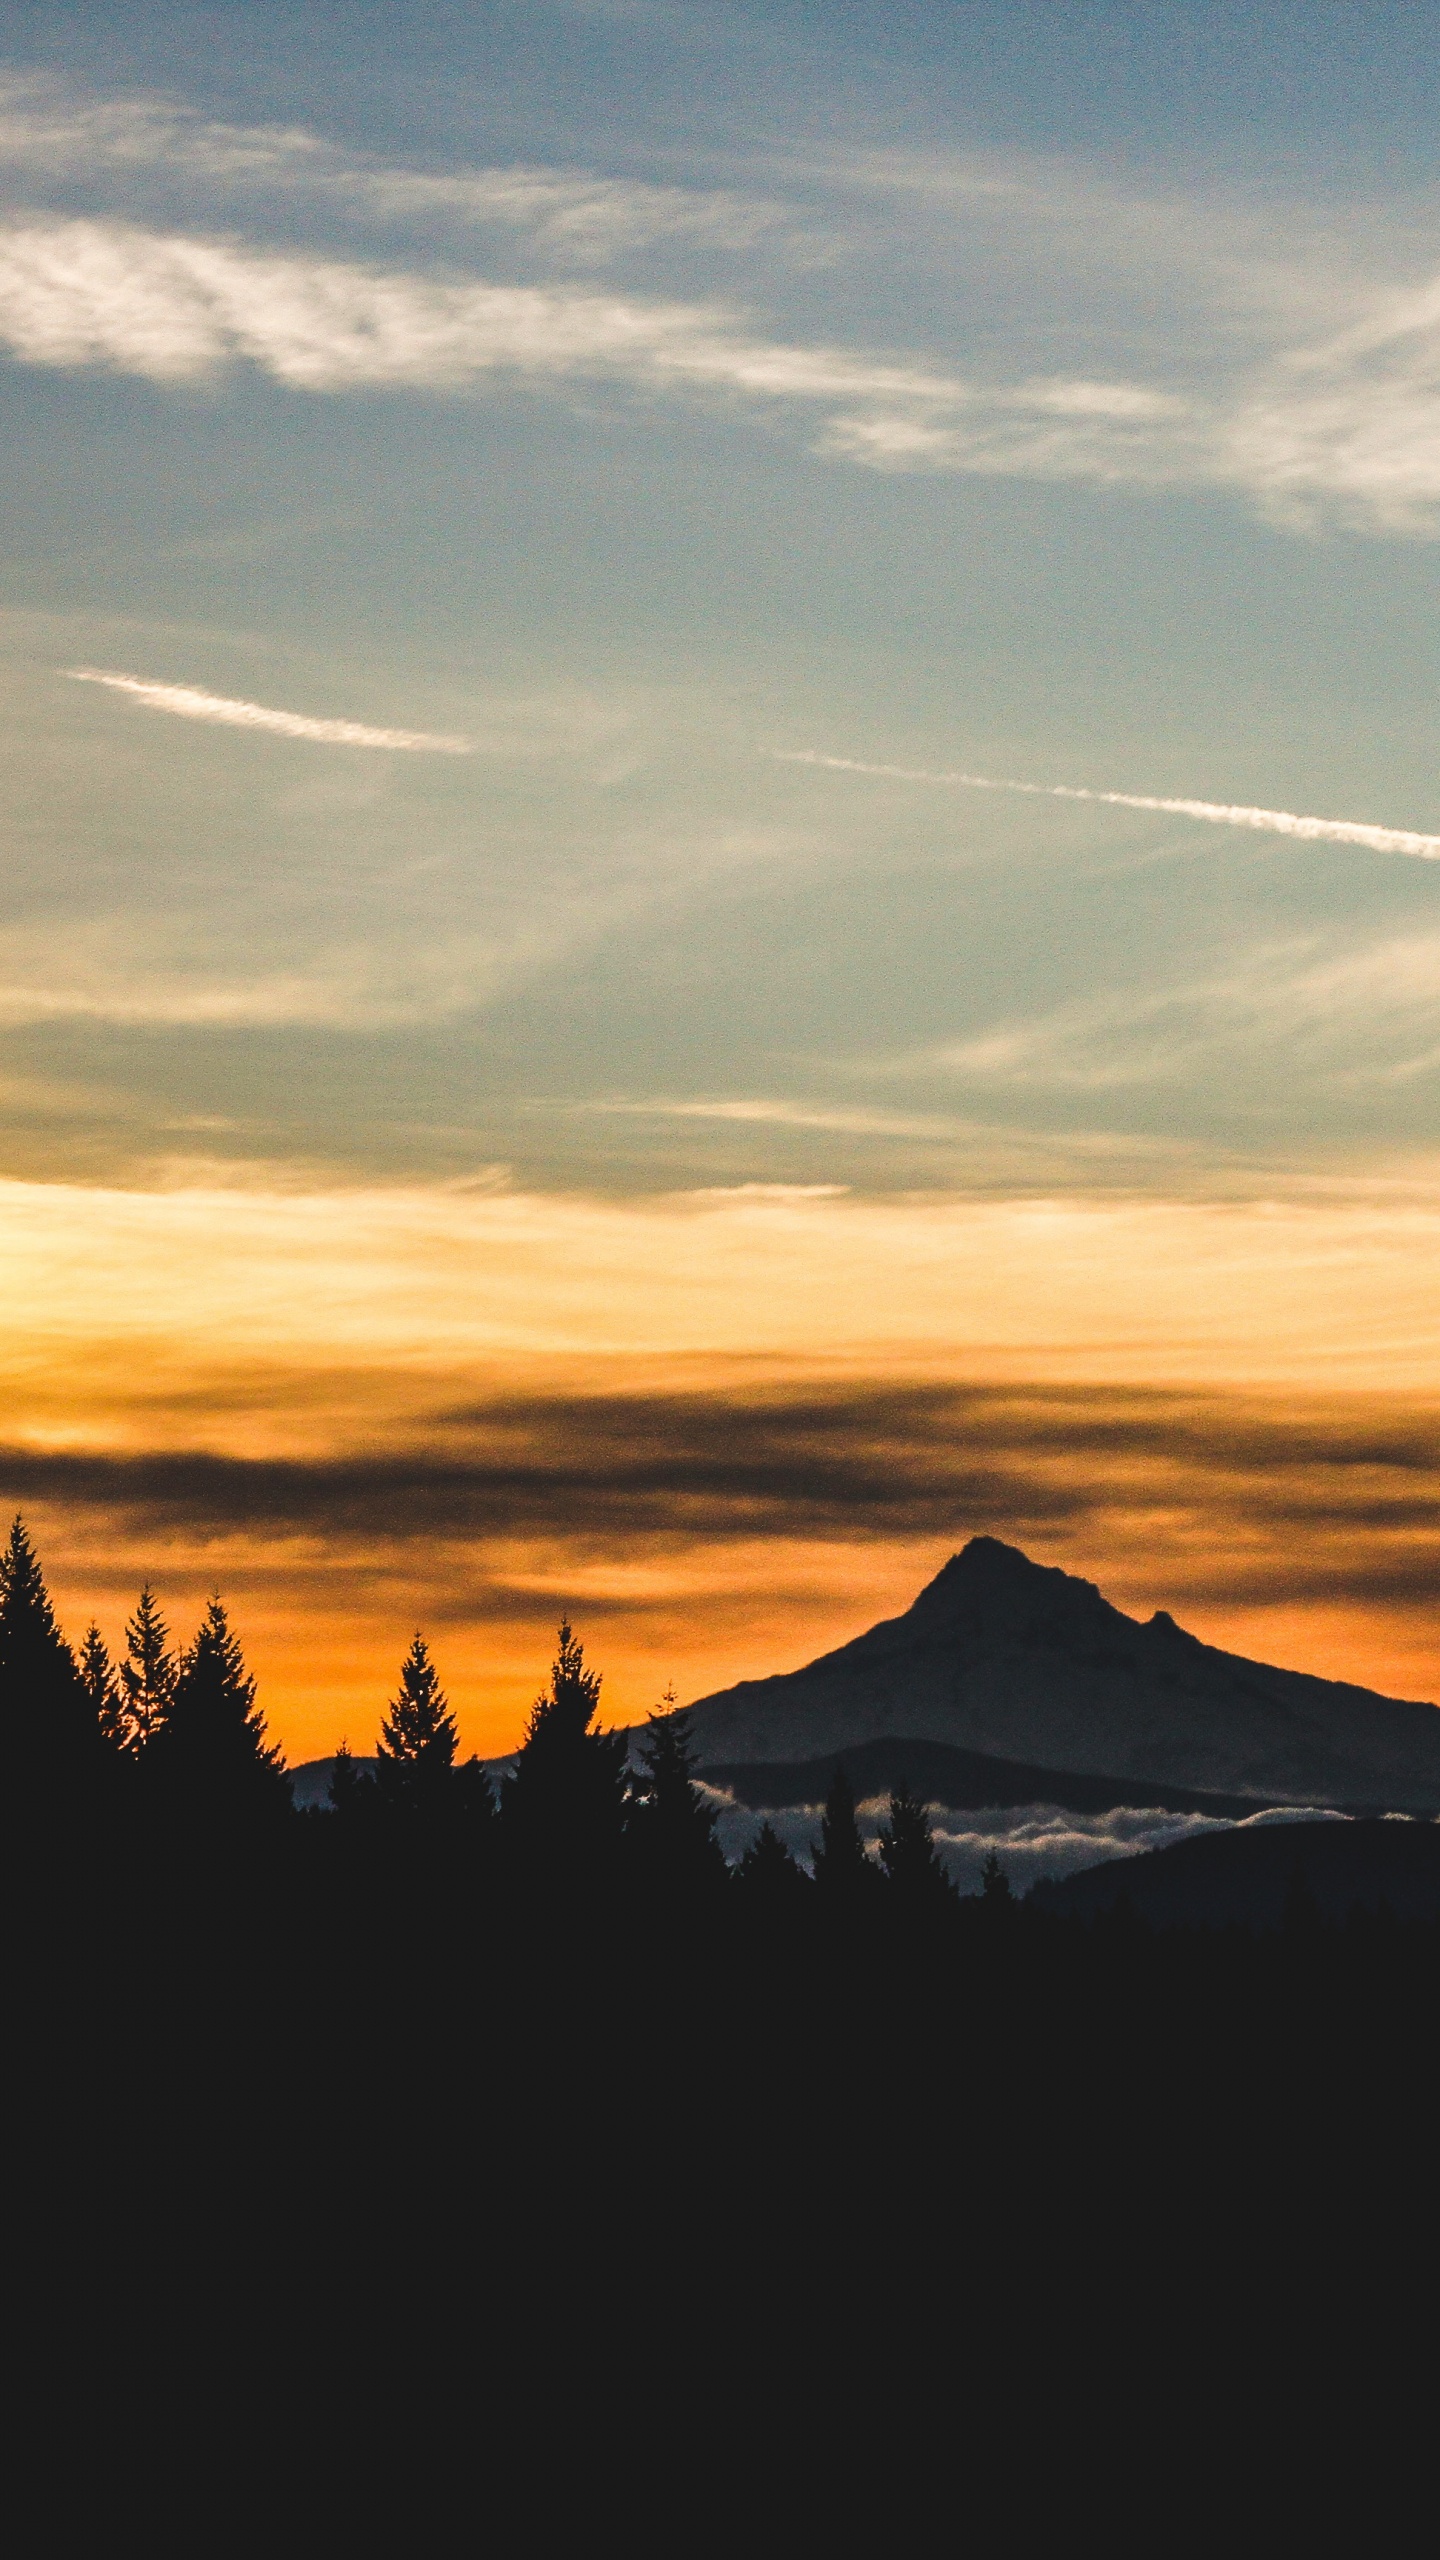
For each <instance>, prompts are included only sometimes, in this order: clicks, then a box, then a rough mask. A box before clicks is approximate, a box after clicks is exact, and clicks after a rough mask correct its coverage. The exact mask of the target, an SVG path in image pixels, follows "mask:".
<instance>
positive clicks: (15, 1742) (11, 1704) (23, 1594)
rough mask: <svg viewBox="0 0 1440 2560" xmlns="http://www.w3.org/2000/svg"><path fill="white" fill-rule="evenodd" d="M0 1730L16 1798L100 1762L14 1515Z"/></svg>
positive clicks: (0, 1667)
mask: <svg viewBox="0 0 1440 2560" xmlns="http://www.w3.org/2000/svg"><path fill="white" fill-rule="evenodd" d="M0 1737H3V1750H4V1755H5V1759H6V1762H7V1765H8V1769H9V1772H10V1774H11V1777H12V1779H13V1780H20V1781H23V1784H22V1785H21V1786H20V1787H19V1788H18V1789H17V1793H16V1802H17V1803H23V1802H25V1801H27V1797H28V1795H29V1790H30V1789H32V1788H34V1787H37V1786H38V1787H39V1788H41V1789H42V1790H43V1789H47V1788H56V1789H62V1790H63V1789H64V1788H67V1787H72V1786H74V1785H75V1784H76V1783H77V1782H81V1781H83V1780H85V1779H87V1778H88V1777H89V1776H91V1775H92V1774H93V1773H94V1772H95V1770H96V1768H97V1766H98V1763H99V1752H98V1747H97V1743H98V1737H97V1735H96V1731H95V1718H94V1715H93V1712H92V1710H91V1705H90V1700H89V1698H88V1696H87V1695H86V1692H85V1689H84V1686H83V1684H82V1682H81V1679H80V1674H79V1671H78V1669H77V1668H76V1663H75V1656H74V1655H73V1653H72V1652H71V1650H70V1647H69V1646H68V1644H67V1643H66V1642H65V1639H64V1637H63V1636H62V1634H61V1633H60V1629H59V1627H58V1625H57V1624H56V1620H55V1612H54V1610H53V1609H52V1607H51V1605H50V1594H49V1592H48V1591H47V1590H46V1588H45V1577H44V1575H43V1574H42V1572H41V1570H40V1564H39V1559H38V1557H37V1556H36V1553H35V1550H34V1548H33V1547H32V1546H31V1544H30V1540H29V1536H28V1534H27V1532H26V1528H25V1524H24V1522H23V1520H21V1519H19V1518H18V1517H17V1518H16V1520H15V1522H14V1525H13V1526H12V1528H11V1531H10V1536H9V1539H8V1541H7V1543H6V1546H5V1549H4V1552H3V1554H0ZM30 1800H31V1801H33V1798H31V1799H30ZM57 1809H58V1808H57Z"/></svg>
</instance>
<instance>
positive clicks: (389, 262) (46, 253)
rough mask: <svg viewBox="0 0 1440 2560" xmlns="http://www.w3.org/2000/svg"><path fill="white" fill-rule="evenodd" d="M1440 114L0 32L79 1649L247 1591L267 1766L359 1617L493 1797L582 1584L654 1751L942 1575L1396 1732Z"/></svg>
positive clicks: (814, 58)
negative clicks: (455, 1715) (1115, 1605)
mask: <svg viewBox="0 0 1440 2560" xmlns="http://www.w3.org/2000/svg"><path fill="white" fill-rule="evenodd" d="M1437 63H1440V7H1436V6H1432V5H1425V4H1424V0H1422V5H1414V0H1375V5H1372V6H1369V7H1367V8H1365V9H1359V8H1356V7H1354V6H1353V5H1351V0H1307V4H1306V5H1305V6H1303V7H1302V6H1298V5H1296V6H1290V5H1285V4H1284V0H1267V5H1255V6H1242V5H1238V0H1233V4H1232V0H1208V4H1207V5H1199V4H1198V0H1192V4H1191V5H1180V0H1168V5H1167V0H1156V4H1155V5H1154V6H1147V7H1146V8H1144V9H1136V8H1134V7H1133V6H1131V5H1128V0H1127V5H1123V6H1122V5H1115V6H1101V5H1095V0H1065V5H1063V6H1062V5H1056V4H1055V0H1037V5H1034V6H1030V7H1025V8H1020V7H1017V6H1016V5H1015V0H982V4H981V5H973V6H972V5H966V0H957V5H955V6H953V7H950V8H947V9H937V8H936V7H934V5H933V0H931V5H928V6H920V5H913V6H912V5H893V4H891V0H873V5H870V6H866V7H864V8H861V7H856V6H848V5H841V0H812V4H811V5H799V4H798V0H788V5H787V0H765V5H763V6H762V5H758V0H757V5H740V4H738V0H737V5H731V6H710V5H707V4H706V0H695V4H694V5H685V6H669V5H666V4H665V0H568V5H567V4H566V0H553V5H552V4H551V0H527V5H525V6H524V7H519V6H513V7H499V6H496V7H491V6H485V5H477V4H476V0H466V5H464V6H459V5H454V6H449V5H438V0H437V5H433V6H427V5H417V6H406V5H403V4H402V5H399V6H394V5H390V6H380V5H378V0H377V5H373V6H362V5H358V0H304V5H303V6H295V5H291V6H283V5H279V0H237V4H236V5H231V6H222V7H210V8H205V7H196V6H191V5H187V6H185V7H183V8H181V7H179V6H174V5H170V0H160V4H159V5H153V6H147V5H145V0H126V5H125V6H123V7H121V6H119V5H116V4H115V0H88V5H87V7H86V8H85V9H84V10H83V11H81V10H77V9H75V8H73V7H60V6H58V5H54V0H51V5H34V6H20V5H11V6H4V5H0V184H3V190H4V209H3V218H0V390H3V400H4V407H5V421H4V451H5V467H4V474H3V481H0V490H3V510H4V532H5V540H4V549H3V558H4V583H3V590H0V606H3V610H0V652H3V685H0V747H3V755H4V792H3V827H4V847H5V863H4V883H5V894H4V905H3V924H0V937H3V939H0V1033H3V1054H0V1094H3V1102H4V1116H3V1125H4V1133H5V1135H4V1159H3V1165H0V1176H3V1180H0V1375H3V1380H4V1389H5V1401H4V1412H5V1419H4V1422H3V1424H0V1441H3V1447H0V1475H3V1478H4V1482H3V1484H0V1494H3V1496H4V1498H5V1499H6V1500H7V1501H8V1502H9V1504H10V1505H11V1507H12V1508H13V1507H15V1506H17V1505H18V1506H19V1507H20V1508H22V1509H23V1511H24V1514H25V1516H26V1518H27V1520H28V1521H29V1522H30V1524H31V1526H32V1529H33V1531H34V1534H35V1536H36V1540H37V1543H38V1545H39V1547H40V1550H41V1553H42V1557H43V1559H44V1561H45V1564H46V1567H47V1570H48V1572H49V1575H50V1579H51V1583H52V1586H53V1588H54V1590H55V1593H56V1596H57V1600H58V1603H59V1605H60V1608H61V1611H62V1615H63V1617H64V1620H65V1623H66V1626H67V1629H68V1631H69V1632H70V1633H71V1634H72V1636H78V1635H79V1633H80V1632H81V1630H82V1629H83V1626H84V1623H85V1620H86V1619H87V1618H88V1617H89V1616H90V1615H91V1614H92V1613H94V1614H95V1615H97V1616H98V1618H99V1620H100V1622H101V1624H102V1626H103V1627H104V1629H105V1631H106V1633H107V1635H108V1636H109V1637H110V1639H111V1641H112V1643H113V1642H115V1641H116V1640H117V1639H119V1638H120V1636H121V1633H122V1629H123V1624H124V1620H125V1617H126V1615H127V1613H128V1612H129V1610H130V1609H131V1607H132V1606H133V1603H134V1596H135V1593H136V1591H137V1589H138V1587H139V1584H140V1582H141V1581H142V1580H143V1579H145V1578H147V1577H148V1578H149V1579H151V1580H152V1581H153V1582H154V1584H155V1586H156V1588H157V1590H158V1592H159V1594H160V1597H161V1601H162V1604H163V1605H164V1607H165V1608H166V1611H167V1613H168V1615H169V1616H170V1618H171V1620H172V1622H173V1623H174V1624H175V1626H176V1628H177V1631H178V1632H179V1633H180V1634H181V1635H182V1636H184V1635H186V1634H188V1633H189V1631H190V1628H191V1626H192V1625H193V1623H194V1621H195V1619H196V1617H197V1616H198V1613H199V1610H200V1607H201V1605H202V1604H203V1601H204V1598H205V1596H206V1594H207V1593H208V1592H209V1591H210V1590H211V1589H213V1588H216V1587H218V1588H219V1589H220V1590H221V1592H222V1593H223V1594H224V1596H225V1597H226V1598H227V1600H228V1601H229V1602H230V1604H231V1607H232V1611H233V1614H234V1617H235V1619H236V1622H237V1625H238V1627H239V1630H240V1633H241V1635H242V1637H243V1639H244V1641H245V1643H246V1647H247V1651H248V1654H249V1657H250V1659H251V1662H252V1664H253V1666H254V1667H255V1668H256V1669H257V1670H258V1672H259V1674H260V1676H261V1682H262V1702H263V1704H264V1705H265V1707H266V1710H267V1713H268V1715H269V1717H270V1721H271V1727H272V1730H273V1731H274V1732H275V1733H276V1735H277V1736H278V1738H279V1739H280V1740H281V1741H282V1742H283V1743H284V1745H285V1748H286V1750H287V1752H288V1753H289V1755H290V1757H291V1758H292V1759H296V1760H299V1759H304V1758H307V1757H310V1756H313V1755H315V1754H318V1753H321V1752H324V1751H328V1750H331V1749H333V1748H334V1746H335V1744H336V1742H337V1741H338V1740H339V1738H340V1736H341V1735H342V1733H344V1734H348V1736H349V1739H350V1741H351V1742H352V1744H353V1745H354V1747H355V1748H356V1749H368V1748H370V1747H371V1746H372V1742H373V1735H374V1731H375V1727H376V1724H377V1722H378V1718H379V1714H380V1711H381V1709H382V1707H383V1704H384V1701H385V1698H386V1696H387V1695H388V1693H389V1692H390V1690H391V1689H393V1686H394V1677H395V1672H396V1669H397V1667H398V1664H399V1661H400V1658H401V1655H402V1654H403V1652H404V1650H405V1647H406V1645H407V1644H408V1641H409V1638H410V1635H411V1633H412V1631H413V1629H414V1628H415V1627H416V1626H417V1625H418V1626H421V1627H423V1628H424V1629H425V1630H426V1632H427V1634H428V1635H429V1637H430V1639H431V1642H432V1646H433V1649H434V1652H435V1655H436V1658H437V1661H438V1663H439V1667H440V1670H441V1674H442V1677H443V1678H444V1679H445V1681H446V1684H447V1686H448V1688H449V1690H450V1692H451V1695H452V1698H453V1700H454V1702H455V1704H456V1706H457V1708H458V1710H459V1712H460V1717H461V1724H462V1730H463V1735H464V1739H465V1745H466V1747H467V1748H470V1747H474V1748H477V1749H480V1750H482V1751H484V1750H496V1751H498V1750H503V1749H505V1748H507V1747H508V1746H509V1745H510V1744H511V1743H512V1742H513V1740H514V1739H515V1737H516V1734H517V1732H518V1729H519V1724H520V1720H521V1717H522V1714H523V1710H524V1707H525V1704H526V1702H527V1701H528V1699H529V1697H530V1696H531V1695H533V1693H534V1691H535V1689H536V1687H537V1686H538V1685H539V1682H540V1679H541V1677H542V1675H543V1673H544V1670H545V1667H546V1664H547V1661H548V1657H549V1653H550V1650H551V1640H552V1636H553V1629H554V1625H555V1621H556V1619H557V1617H558V1616H559V1614H560V1612H561V1610H562V1609H568V1610H569V1611H570V1612H571V1613H572V1615H573V1616H574V1618H575V1620H576V1622H577V1624H578V1626H579V1628H580V1631H581V1633H582V1635H583V1636H584V1637H585V1639H586V1641H587V1645H588V1647H589V1649H590V1652H591V1654H592V1656H593V1657H594V1659H595V1660H596V1661H597V1662H598V1663H599V1664H600V1666H601V1667H602V1669H604V1671H605V1672H606V1675H607V1676H606V1689H605V1706H606V1709H607V1711H608V1713H609V1715H610V1716H611V1717H613V1718H614V1719H616V1720H618V1721H626V1722H629V1721H633V1720H635V1719H637V1718H638V1717H640V1716H642V1715H643V1714H644V1713H645V1711H646V1710H647V1708H648V1707H649V1706H650V1705H651V1704H652V1703H653V1702H654V1700H655V1698H656V1697H657V1696H658V1694H659V1693H660V1691H661V1690H663V1689H664V1688H665V1686H666V1684H667V1682H670V1681H673V1682H674V1685H675V1688H676V1690H677V1691H678V1692H679V1694H680V1696H681V1697H682V1698H685V1697H694V1696H698V1695H700V1694H702V1693H703V1692H705V1691H707V1690H709V1689H712V1688H714V1687H716V1686H718V1685H720V1684H722V1683H723V1682H726V1681H728V1680H730V1679H733V1678H737V1677H740V1676H742V1675H751V1674H760V1673H764V1672H768V1671H772V1670H780V1669H785V1668H788V1667H790V1666H792V1665H794V1664H795V1663H798V1662H800V1661H803V1660H805V1659H806V1658H808V1657H809V1656H810V1655H811V1654H813V1653H815V1652H818V1651H820V1650H821V1649H823V1648H824V1647H825V1646H828V1645H831V1644H835V1643H839V1642H841V1641H843V1640H844V1639H845V1638H846V1637H848V1636H850V1635H852V1634H855V1633H857V1632H858V1631H859V1630H860V1628H861V1627H863V1626H865V1625H866V1624H868V1623H870V1621H872V1620H873V1619H874V1618H876V1617H877V1616H880V1615H882V1614H890V1613H893V1612H894V1611H895V1610H897V1609H900V1608H902V1607H904V1606H905V1605H907V1603H908V1601H909V1600H910V1599H911V1598H912V1597H913V1595H914V1593H915V1591H916V1590H917V1589H918V1588H919V1587H920V1585H921V1583H922V1582H923V1581H925V1580H927V1579H928V1578H929V1577H930V1575H931V1574H933V1573H934V1572H935V1571H936V1570H937V1569H938V1567H939V1566H940V1564H941V1563H943V1561H944V1559H945V1558H946V1556H947V1555H948V1554H950V1553H951V1552H952V1551H953V1550H954V1549H955V1548H956V1547H958V1546H959V1545H961V1544H962V1543H963V1542H964V1540H965V1539H966V1538H967V1537H968V1536H970V1535H972V1534H974V1533H975V1532H976V1531H978V1530H985V1531H989V1532H991V1533H993V1534H995V1535H999V1536H1002V1537H1007V1538H1010V1539H1013V1540H1014V1541H1015V1542H1016V1543H1018V1544H1020V1545H1022V1546H1024V1547H1025V1548H1026V1550H1027V1551H1028V1552H1029V1553H1031V1554H1033V1555H1035V1556H1037V1557H1039V1558H1041V1559H1043V1560H1044V1561H1045V1562H1047V1563H1059V1564H1063V1565H1065V1566H1067V1567H1068V1568H1069V1569H1071V1570H1072V1571H1076V1572H1080V1573H1083V1574H1086V1575H1087V1576H1089V1577H1090V1578H1091V1579H1093V1580H1096V1581H1098V1582H1100V1584H1101V1586H1102V1588H1103V1589H1104V1590H1105V1591H1106V1592H1107V1594H1108V1595H1109V1596H1110V1597H1111V1598H1113V1599H1114V1600H1116V1601H1117V1602H1119V1603H1120V1604H1121V1605H1122V1606H1125V1607H1129V1608H1133V1609H1136V1610H1139V1611H1142V1612H1145V1613H1148V1612H1149V1611H1150V1610H1151V1609H1153V1608H1156V1607H1159V1606H1164V1607H1168V1608H1171V1609H1173V1610H1174V1612H1175V1614H1176V1615H1177V1616H1179V1617H1181V1618H1182V1620H1183V1621H1184V1622H1185V1623H1187V1624H1188V1625H1190V1626H1192V1627H1193V1628H1194V1629H1195V1630H1196V1631H1197V1632H1198V1633H1200V1634H1202V1635H1204V1636H1206V1637H1207V1638H1209V1639H1211V1640H1212V1641H1218V1642H1223V1643H1226V1644H1230V1645H1233V1646H1235V1647H1236V1648H1238V1649H1240V1650H1244V1651H1250V1652H1255V1653H1259V1654H1262V1655H1264V1656H1265V1657H1266V1658H1268V1659H1275V1660H1280V1661H1285V1662H1289V1663H1293V1664H1296V1665H1299V1666H1301V1667H1303V1668H1306V1669H1312V1670H1317V1671H1323V1672H1329V1673H1332V1674H1335V1675H1337V1676H1343V1677H1347V1678H1352V1679H1358V1680H1362V1681H1364V1682H1366V1683H1368V1684H1370V1685H1372V1686H1377V1687H1380V1688H1385V1689H1388V1690H1391V1691H1392V1692H1395V1693H1398V1694H1403V1695H1409V1696H1419V1697H1431V1698H1437V1697H1440V1187H1437V1174H1440V1112H1437V1104H1440V767H1437V758H1436V752H1435V749H1436V719H1435V697H1436V676H1437V651H1436V619H1437V618H1436V593H1437V569H1440V549H1437V536H1440V248H1437V240H1436V215H1437V209H1440V184H1437V177H1436V163H1435V151H1434V141H1435V131H1436V111H1437V106H1440V97H1437V90H1440V79H1437ZM977 779H978V782H979V783H980V784H981V785H984V784H989V783H994V782H1000V783H1014V782H1020V783H1024V784H1028V785H1038V786H1044V788H1041V789H1031V790H1024V791H1015V790H1010V789H999V790H997V789H991V788H987V787H977ZM1056 786H1063V791H1062V793H1061V795H1060V796H1056V790H1055V787H1056ZM1105 794H1111V795H1118V797H1113V798H1109V799H1107V798H1105V797H1103V796H1101V797H1092V796H1087V795H1105ZM1134 801H1142V802H1143V801H1161V802H1164V801H1171V802H1174V801H1185V802H1191V803H1199V804H1202V808H1201V810H1200V811H1199V812H1198V813H1187V812H1182V811H1179V810H1176V809H1173V808H1170V809H1167V808H1155V807H1149V808H1146V807H1136V806H1133V805H1126V803H1127V802H1134ZM1296 819H1302V820H1304V819H1316V820H1321V821H1326V822H1329V823H1328V824H1327V825H1326V826H1323V827H1319V828H1316V827H1303V826H1302V827H1299V828H1297V827H1296V826H1295V825H1294V824H1293V823H1292V822H1293V821H1294V820H1296Z"/></svg>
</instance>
